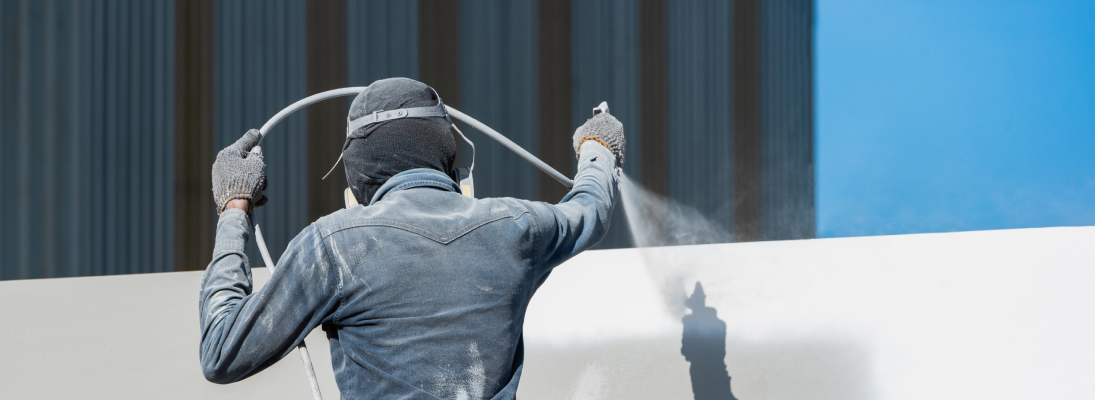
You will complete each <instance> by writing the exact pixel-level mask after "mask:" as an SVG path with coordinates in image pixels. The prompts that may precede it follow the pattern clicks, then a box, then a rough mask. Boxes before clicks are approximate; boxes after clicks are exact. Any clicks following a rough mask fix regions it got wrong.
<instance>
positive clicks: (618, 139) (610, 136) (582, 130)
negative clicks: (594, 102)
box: [574, 113, 627, 168]
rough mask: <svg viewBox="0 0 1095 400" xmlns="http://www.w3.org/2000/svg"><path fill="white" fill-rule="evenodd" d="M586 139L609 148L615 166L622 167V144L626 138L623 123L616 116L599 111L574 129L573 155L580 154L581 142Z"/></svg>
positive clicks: (625, 141)
mask: <svg viewBox="0 0 1095 400" xmlns="http://www.w3.org/2000/svg"><path fill="white" fill-rule="evenodd" d="M586 140H596V141H597V142H599V143H601V144H603V145H604V146H605V147H607V148H608V149H609V150H611V151H612V154H614V155H615V156H616V167H618V168H623V166H624V145H625V144H626V143H627V140H625V139H624V124H621V123H620V121H619V120H617V119H616V117H613V116H612V114H609V113H600V114H597V115H594V116H593V118H590V119H589V120H588V121H586V123H584V124H582V126H579V127H578V130H576V131H574V154H575V155H578V156H580V154H579V152H580V150H581V149H582V142H585V141H586Z"/></svg>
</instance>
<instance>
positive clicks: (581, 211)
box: [200, 78, 625, 399]
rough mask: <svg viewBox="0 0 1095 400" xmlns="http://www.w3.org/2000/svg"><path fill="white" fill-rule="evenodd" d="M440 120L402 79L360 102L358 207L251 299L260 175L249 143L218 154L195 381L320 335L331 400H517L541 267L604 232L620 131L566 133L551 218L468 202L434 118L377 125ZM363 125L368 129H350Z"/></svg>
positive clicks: (597, 120) (606, 120)
mask: <svg viewBox="0 0 1095 400" xmlns="http://www.w3.org/2000/svg"><path fill="white" fill-rule="evenodd" d="M440 106H441V99H440V97H439V96H438V95H437V93H436V92H435V91H434V90H433V89H432V88H430V87H429V86H427V85H425V84H423V83H421V82H417V81H414V80H411V79H406V78H393V79H384V80H379V81H376V82H374V83H373V84H372V85H370V86H369V87H368V88H366V89H365V90H364V91H363V92H361V94H360V95H358V96H357V97H356V98H355V99H354V101H353V103H352V104H351V106H350V112H349V118H348V121H351V127H352V128H353V127H356V129H352V131H351V132H348V135H347V139H346V142H345V144H344V145H343V162H344V167H345V170H346V177H347V178H346V180H347V183H348V184H349V186H350V189H351V190H352V191H353V195H354V197H355V198H356V199H357V201H358V203H359V204H360V205H357V206H353V207H350V208H346V209H342V210H339V211H336V212H334V213H332V214H330V215H328V216H325V217H322V218H320V219H319V220H317V221H316V222H315V223H313V224H312V225H310V226H308V227H307V228H305V229H304V231H303V232H301V233H300V234H299V235H297V236H296V238H294V239H293V240H292V242H290V243H289V245H288V247H287V248H286V249H285V252H284V254H283V255H282V256H281V259H280V261H278V263H277V268H276V272H275V273H274V274H273V276H272V277H271V278H270V281H269V282H267V283H266V285H265V286H263V287H262V289H261V290H258V291H254V292H252V280H251V266H250V261H249V260H248V258H247V256H246V255H245V254H244V246H245V245H246V243H247V242H248V240H249V239H250V237H251V234H252V232H251V229H252V228H251V221H250V218H251V212H252V210H253V209H254V208H255V207H258V206H261V205H262V204H263V203H265V201H266V198H265V196H264V195H263V190H264V189H265V188H266V177H265V174H264V172H263V170H264V167H265V164H264V163H263V159H262V157H261V155H258V154H255V153H251V152H250V150H252V148H253V147H254V146H256V145H257V144H258V142H259V134H258V132H257V131H255V130H251V131H249V132H247V133H246V134H244V135H243V137H242V138H240V139H239V140H238V141H236V143H234V144H232V145H231V146H228V147H227V148H225V149H224V150H222V151H221V152H220V153H219V154H218V155H217V159H216V161H215V162H214V164H213V197H214V201H215V202H216V206H217V210H218V211H219V212H220V217H219V221H218V222H217V237H216V245H215V247H214V249H213V261H212V262H210V264H209V266H208V268H207V269H206V271H205V274H204V276H203V278H202V282H201V295H200V316H201V321H200V323H201V349H200V352H201V365H202V371H203V372H204V373H205V377H206V379H208V380H209V381H211V382H215V383H222V384H224V383H230V382H236V381H239V380H242V379H244V378H247V377H249V376H251V375H254V374H256V373H258V372H260V371H262V370H263V369H265V368H266V367H269V366H270V365H272V364H274V363H275V362H277V361H278V360H280V359H281V358H282V357H285V356H286V355H287V354H289V352H290V351H292V350H293V348H294V347H295V346H296V345H297V344H299V343H301V342H302V341H304V338H305V336H306V335H308V333H309V332H311V331H312V330H313V329H315V328H316V327H317V326H321V325H322V327H323V329H324V330H325V331H326V334H327V338H328V339H329V342H330V349H331V363H332V367H333V368H334V372H335V380H336V381H337V382H338V388H339V390H340V391H341V393H342V396H343V397H344V398H354V399H397V398H398V399H513V398H514V397H515V396H516V392H517V385H518V382H519V381H520V379H521V370H522V365H523V359H524V351H523V343H522V324H523V323H524V320H525V311H526V309H527V308H528V304H529V301H530V300H531V299H532V296H533V293H535V292H536V289H537V288H539V287H540V285H541V284H543V283H544V280H545V279H547V277H548V275H549V274H551V271H552V268H554V267H555V266H557V265H559V264H561V263H562V262H564V261H566V260H567V259H569V258H571V257H574V256H575V255H577V254H578V253H580V252H582V251H584V250H586V249H588V248H590V247H591V246H593V245H595V244H596V243H597V242H598V241H600V240H601V238H602V237H604V235H605V232H606V231H607V230H608V227H609V218H610V216H611V215H612V210H613V208H614V207H615V205H616V201H617V199H618V188H617V183H618V180H619V174H620V171H619V168H620V167H621V166H622V165H623V152H624V145H625V142H624V135H623V125H622V124H621V123H620V122H619V121H618V120H616V119H615V118H614V117H613V116H611V115H609V114H608V113H601V114H598V115H596V116H594V117H593V118H591V119H589V120H588V121H586V122H585V124H583V125H582V126H581V127H579V128H578V129H577V130H576V132H575V134H574V140H573V144H574V150H575V152H576V155H577V157H578V173H577V176H575V179H574V188H573V189H572V190H571V191H570V192H569V193H568V194H567V195H566V196H565V197H563V199H562V200H561V201H560V202H559V203H558V204H554V205H552V204H547V203H543V202H533V201H526V200H519V199H513V198H489V199H474V198H470V197H465V196H463V195H461V193H460V188H459V187H458V185H457V183H456V182H455V181H454V180H453V174H452V172H451V171H453V163H454V159H455V156H456V141H455V139H454V137H453V132H452V128H451V125H450V124H451V123H450V121H449V120H448V119H447V117H445V116H444V115H438V116H417V117H416V116H414V114H412V115H410V116H407V117H404V118H392V119H385V118H381V117H377V116H378V115H381V116H382V115H384V114H385V113H383V112H384V111H392V110H407V109H413V108H421V107H440ZM441 109H442V110H443V108H441ZM374 113H376V114H374ZM393 114H395V113H393ZM370 116H371V117H370ZM361 118H369V119H367V120H362V121H365V122H370V121H372V123H365V124H358V125H353V124H354V121H358V120H359V119H361ZM543 134H545V135H550V134H552V133H551V132H543ZM502 173H505V172H502ZM275 200H276V199H275Z"/></svg>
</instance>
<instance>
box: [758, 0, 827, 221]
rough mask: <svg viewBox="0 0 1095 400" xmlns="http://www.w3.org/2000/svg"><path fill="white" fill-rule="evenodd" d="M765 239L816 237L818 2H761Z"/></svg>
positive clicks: (788, 0)
mask: <svg viewBox="0 0 1095 400" xmlns="http://www.w3.org/2000/svg"><path fill="white" fill-rule="evenodd" d="M760 15H761V21H760V22H761V23H760V30H761V31H760V40H761V43H760V92H761V94H760V95H761V120H760V129H761V225H762V227H763V232H762V238H763V239H765V240H775V239H802V238H812V237H814V185H813V182H814V171H813V161H812V160H813V154H812V153H813V146H812V143H813V109H812V103H813V96H812V93H813V78H812V77H813V57H812V49H813V41H812V38H813V2H812V1H810V0H773V1H766V2H761V9H760Z"/></svg>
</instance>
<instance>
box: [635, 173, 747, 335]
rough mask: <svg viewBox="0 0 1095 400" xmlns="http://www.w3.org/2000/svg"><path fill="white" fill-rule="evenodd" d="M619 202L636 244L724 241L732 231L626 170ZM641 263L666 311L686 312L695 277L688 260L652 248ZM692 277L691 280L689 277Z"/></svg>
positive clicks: (673, 313)
mask: <svg viewBox="0 0 1095 400" xmlns="http://www.w3.org/2000/svg"><path fill="white" fill-rule="evenodd" d="M620 203H622V205H623V207H624V215H625V216H626V217H627V225H628V227H629V228H630V230H631V238H632V242H633V244H634V245H635V247H638V248H651V247H661V246H686V245H699V244H713V243H726V242H731V241H733V235H732V234H731V233H730V232H729V231H727V230H726V229H724V228H723V227H721V226H719V225H717V224H715V223H713V222H712V221H711V220H710V219H709V218H707V217H705V216H704V215H703V214H702V213H701V212H700V211H699V210H697V209H695V208H692V207H689V206H686V205H684V204H681V203H679V202H677V201H674V200H673V199H670V198H667V197H665V196H662V195H659V194H657V193H654V192H651V191H650V190H647V189H646V188H644V187H642V185H640V184H639V183H638V182H635V180H633V179H631V178H630V177H628V176H627V174H621V178H620ZM640 253H641V254H642V255H643V259H644V260H643V261H644V262H643V264H644V267H645V268H646V269H647V272H648V273H649V274H650V276H651V277H652V278H653V279H654V280H655V281H656V282H657V283H658V285H659V290H660V291H661V294H662V296H663V301H664V303H665V306H666V309H667V311H669V313H670V314H671V315H672V316H674V317H675V318H680V317H682V316H684V314H685V313H686V312H687V311H686V308H685V300H686V299H687V298H688V296H689V294H688V293H687V289H688V288H690V287H691V286H692V285H694V284H695V282H694V280H695V279H698V277H696V276H695V273H694V272H693V271H691V269H692V268H691V267H690V264H689V263H688V262H687V260H680V259H662V258H663V257H662V256H660V255H659V254H661V252H659V251H656V250H654V249H650V251H641V252H640ZM688 280H692V281H688Z"/></svg>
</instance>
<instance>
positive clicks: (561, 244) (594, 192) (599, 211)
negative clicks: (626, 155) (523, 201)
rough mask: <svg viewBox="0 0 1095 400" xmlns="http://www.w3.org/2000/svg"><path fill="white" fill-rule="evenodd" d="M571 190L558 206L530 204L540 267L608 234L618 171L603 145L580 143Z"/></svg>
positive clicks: (614, 158) (614, 160)
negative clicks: (575, 173)
mask: <svg viewBox="0 0 1095 400" xmlns="http://www.w3.org/2000/svg"><path fill="white" fill-rule="evenodd" d="M580 154H581V156H580V157H579V158H578V174H577V175H576V176H575V177H574V188H572V189H571V190H570V193H567V195H566V196H564V197H563V199H562V200H561V201H560V202H559V204H555V205H551V204H546V203H533V204H532V206H531V209H532V215H533V218H534V222H535V227H534V229H535V230H536V240H537V242H538V243H537V245H538V248H537V252H538V253H539V258H540V261H541V265H542V266H543V267H545V268H553V267H555V266H557V265H559V264H562V263H563V262H564V261H566V260H568V259H570V258H571V257H574V256H575V255H577V254H578V253H581V252H582V251H584V250H586V249H588V248H590V247H593V245H596V244H597V243H598V242H600V241H601V239H602V238H604V236H605V233H606V232H608V224H609V220H610V219H611V218H612V209H613V208H614V207H615V205H616V201H617V199H618V198H619V187H618V184H619V179H620V175H619V174H620V171H619V170H618V169H617V168H616V157H615V156H614V155H612V152H611V151H609V150H608V149H607V148H605V147H604V145H602V144H600V143H598V142H596V141H593V140H588V141H586V142H585V143H583V144H582V147H581V152H580Z"/></svg>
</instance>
